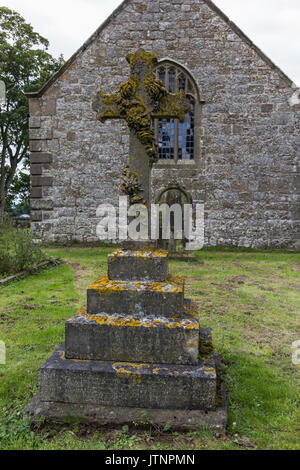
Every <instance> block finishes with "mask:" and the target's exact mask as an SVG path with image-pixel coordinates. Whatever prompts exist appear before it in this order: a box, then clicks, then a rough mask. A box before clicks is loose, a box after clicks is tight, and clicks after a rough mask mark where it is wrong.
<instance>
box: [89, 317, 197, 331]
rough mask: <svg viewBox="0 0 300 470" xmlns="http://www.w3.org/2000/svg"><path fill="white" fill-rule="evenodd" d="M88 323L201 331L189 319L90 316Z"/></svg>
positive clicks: (115, 326) (116, 326) (114, 326)
mask: <svg viewBox="0 0 300 470" xmlns="http://www.w3.org/2000/svg"><path fill="white" fill-rule="evenodd" d="M87 321H91V322H96V323H98V325H101V326H102V325H106V326H110V327H112V328H118V327H129V328H139V327H147V328H158V327H159V326H164V327H166V328H170V329H175V328H185V329H196V330H198V329H199V324H198V323H194V322H192V321H191V320H190V319H188V318H182V319H181V320H180V321H176V322H175V321H171V320H168V319H162V318H160V319H152V318H143V319H140V320H139V319H137V318H133V317H131V316H126V317H124V316H118V315H89V316H88V318H87Z"/></svg>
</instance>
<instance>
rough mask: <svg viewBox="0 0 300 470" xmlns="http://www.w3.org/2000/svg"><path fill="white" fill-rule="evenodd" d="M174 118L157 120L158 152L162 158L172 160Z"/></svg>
mask: <svg viewBox="0 0 300 470" xmlns="http://www.w3.org/2000/svg"><path fill="white" fill-rule="evenodd" d="M174 144H175V120H174V119H160V120H159V121H158V152H159V158H161V159H163V160H174Z"/></svg>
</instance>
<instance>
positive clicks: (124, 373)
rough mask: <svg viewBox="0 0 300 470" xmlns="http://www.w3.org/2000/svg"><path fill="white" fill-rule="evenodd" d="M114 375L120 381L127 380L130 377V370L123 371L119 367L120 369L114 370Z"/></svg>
mask: <svg viewBox="0 0 300 470" xmlns="http://www.w3.org/2000/svg"><path fill="white" fill-rule="evenodd" d="M116 373H117V376H118V377H119V378H120V379H129V377H130V376H131V375H132V371H131V370H127V369H124V368H123V367H120V369H118V370H116Z"/></svg>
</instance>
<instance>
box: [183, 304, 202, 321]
mask: <svg viewBox="0 0 300 470" xmlns="http://www.w3.org/2000/svg"><path fill="white" fill-rule="evenodd" d="M183 309H184V313H185V314H187V315H191V316H192V317H195V318H199V302H197V301H196V300H193V301H192V302H191V303H190V304H186V303H185V304H184V307H183Z"/></svg>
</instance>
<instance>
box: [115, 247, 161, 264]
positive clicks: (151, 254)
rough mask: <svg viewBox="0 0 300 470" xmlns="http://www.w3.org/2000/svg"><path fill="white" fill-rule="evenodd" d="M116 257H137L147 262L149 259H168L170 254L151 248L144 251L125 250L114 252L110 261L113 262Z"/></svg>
mask: <svg viewBox="0 0 300 470" xmlns="http://www.w3.org/2000/svg"><path fill="white" fill-rule="evenodd" d="M116 257H135V258H141V259H143V260H145V261H147V260H148V259H154V258H165V259H166V258H168V252H167V251H166V250H159V249H151V248H145V249H143V250H124V249H118V250H116V251H114V252H113V253H112V254H111V255H109V259H110V260H112V258H116Z"/></svg>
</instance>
